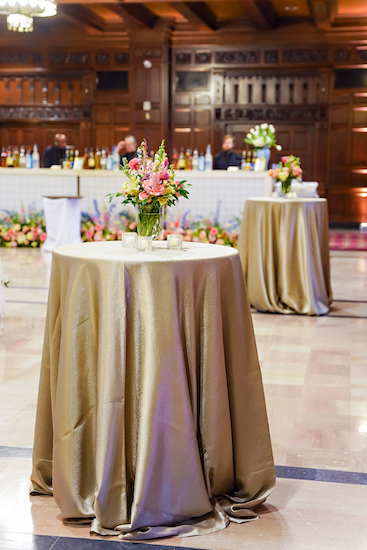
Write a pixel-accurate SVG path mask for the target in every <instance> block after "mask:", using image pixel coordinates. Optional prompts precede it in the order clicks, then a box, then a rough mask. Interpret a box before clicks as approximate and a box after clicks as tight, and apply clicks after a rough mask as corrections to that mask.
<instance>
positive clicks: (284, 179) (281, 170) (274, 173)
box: [269, 155, 303, 196]
mask: <svg viewBox="0 0 367 550" xmlns="http://www.w3.org/2000/svg"><path fill="white" fill-rule="evenodd" d="M302 173H303V170H302V168H301V159H300V158H299V157H295V156H294V155H290V156H288V157H282V160H281V162H279V164H278V165H277V167H276V168H274V169H272V170H269V174H270V176H271V177H272V178H274V179H275V180H276V181H280V182H281V184H282V193H283V194H284V195H285V196H289V193H290V192H291V185H292V180H297V181H299V182H302Z"/></svg>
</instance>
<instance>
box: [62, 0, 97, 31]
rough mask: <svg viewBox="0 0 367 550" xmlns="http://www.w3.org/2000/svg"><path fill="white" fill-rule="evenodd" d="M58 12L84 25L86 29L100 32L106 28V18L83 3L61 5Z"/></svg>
mask: <svg viewBox="0 0 367 550" xmlns="http://www.w3.org/2000/svg"><path fill="white" fill-rule="evenodd" d="M57 13H58V15H60V16H61V17H63V18H64V19H66V20H67V21H69V22H70V23H72V24H75V25H77V26H78V27H83V28H85V29H86V30H91V29H92V30H94V31H98V32H103V31H104V30H105V26H106V23H105V20H104V19H102V17H99V15H97V14H95V13H93V12H92V11H90V10H88V8H85V7H84V6H82V5H76V4H74V5H67V4H63V5H62V6H60V5H59V6H58V10H57Z"/></svg>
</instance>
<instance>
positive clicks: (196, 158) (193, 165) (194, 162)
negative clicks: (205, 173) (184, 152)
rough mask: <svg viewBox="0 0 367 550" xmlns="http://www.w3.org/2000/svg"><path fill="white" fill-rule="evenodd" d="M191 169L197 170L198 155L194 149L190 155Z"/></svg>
mask: <svg viewBox="0 0 367 550" xmlns="http://www.w3.org/2000/svg"><path fill="white" fill-rule="evenodd" d="M192 169H193V170H199V153H198V150H197V149H194V153H193V155H192Z"/></svg>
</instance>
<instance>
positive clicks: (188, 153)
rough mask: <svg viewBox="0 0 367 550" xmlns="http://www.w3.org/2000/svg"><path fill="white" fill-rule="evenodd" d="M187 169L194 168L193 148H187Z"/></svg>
mask: <svg viewBox="0 0 367 550" xmlns="http://www.w3.org/2000/svg"><path fill="white" fill-rule="evenodd" d="M185 170H192V157H191V149H186V153H185Z"/></svg>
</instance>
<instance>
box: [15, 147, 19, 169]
mask: <svg viewBox="0 0 367 550" xmlns="http://www.w3.org/2000/svg"><path fill="white" fill-rule="evenodd" d="M19 155H20V153H19V149H18V147H14V149H13V165H14V168H19Z"/></svg>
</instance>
